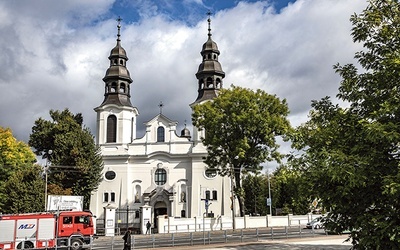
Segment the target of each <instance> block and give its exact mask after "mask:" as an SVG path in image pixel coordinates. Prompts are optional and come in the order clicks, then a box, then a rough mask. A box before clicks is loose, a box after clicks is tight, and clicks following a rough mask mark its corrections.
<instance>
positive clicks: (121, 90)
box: [119, 82, 125, 93]
mask: <svg viewBox="0 0 400 250" xmlns="http://www.w3.org/2000/svg"><path fill="white" fill-rule="evenodd" d="M119 92H120V93H125V83H123V82H122V83H121V84H120V86H119Z"/></svg>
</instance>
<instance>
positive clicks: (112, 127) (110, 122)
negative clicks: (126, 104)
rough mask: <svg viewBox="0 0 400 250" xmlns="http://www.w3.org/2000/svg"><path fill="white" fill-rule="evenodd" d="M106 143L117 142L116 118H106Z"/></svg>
mask: <svg viewBox="0 0 400 250" xmlns="http://www.w3.org/2000/svg"><path fill="white" fill-rule="evenodd" d="M107 142H117V117H116V116H115V115H110V116H109V117H107Z"/></svg>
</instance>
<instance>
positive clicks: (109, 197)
mask: <svg viewBox="0 0 400 250" xmlns="http://www.w3.org/2000/svg"><path fill="white" fill-rule="evenodd" d="M103 202H115V192H104V193H103Z"/></svg>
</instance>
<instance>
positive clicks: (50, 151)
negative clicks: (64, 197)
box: [44, 150, 53, 211]
mask: <svg viewBox="0 0 400 250" xmlns="http://www.w3.org/2000/svg"><path fill="white" fill-rule="evenodd" d="M52 153H53V150H49V151H47V154H46V166H45V168H44V175H45V182H46V184H45V188H44V211H47V171H48V168H49V167H50V166H48V163H49V155H51V154H52Z"/></svg>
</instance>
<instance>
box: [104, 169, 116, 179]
mask: <svg viewBox="0 0 400 250" xmlns="http://www.w3.org/2000/svg"><path fill="white" fill-rule="evenodd" d="M115 176H116V173H115V172H114V171H112V170H109V171H107V172H106V173H105V174H104V177H105V178H106V180H109V181H111V180H114V179H115Z"/></svg>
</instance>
